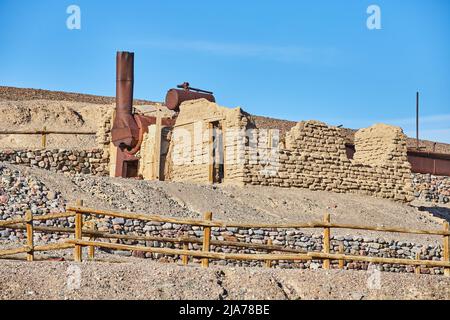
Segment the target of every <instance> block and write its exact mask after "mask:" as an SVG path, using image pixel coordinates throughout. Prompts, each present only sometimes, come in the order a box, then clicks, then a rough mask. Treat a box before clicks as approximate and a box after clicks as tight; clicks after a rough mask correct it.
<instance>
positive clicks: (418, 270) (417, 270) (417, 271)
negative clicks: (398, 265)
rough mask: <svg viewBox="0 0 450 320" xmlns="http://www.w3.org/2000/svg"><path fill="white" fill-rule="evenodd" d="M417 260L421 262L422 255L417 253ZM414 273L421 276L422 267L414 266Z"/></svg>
mask: <svg viewBox="0 0 450 320" xmlns="http://www.w3.org/2000/svg"><path fill="white" fill-rule="evenodd" d="M416 260H420V253H419V252H416ZM414 273H415V274H420V266H419V265H416V266H414Z"/></svg>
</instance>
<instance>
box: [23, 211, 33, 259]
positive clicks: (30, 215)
mask: <svg viewBox="0 0 450 320" xmlns="http://www.w3.org/2000/svg"><path fill="white" fill-rule="evenodd" d="M25 223H26V229H27V245H28V247H29V248H30V249H29V251H28V252H27V261H34V251H33V249H34V241H33V213H32V212H31V210H27V212H26V213H25Z"/></svg>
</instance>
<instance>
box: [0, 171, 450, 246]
mask: <svg viewBox="0 0 450 320" xmlns="http://www.w3.org/2000/svg"><path fill="white" fill-rule="evenodd" d="M4 165H5V166H7V167H9V168H13V169H14V168H15V169H18V170H19V171H20V172H21V174H22V175H24V176H27V177H33V178H35V180H37V181H41V182H43V183H44V185H45V186H46V187H47V188H48V189H49V190H52V191H55V192H58V193H60V194H61V196H62V198H63V199H65V201H67V202H72V203H73V202H75V201H76V200H77V199H83V200H84V201H85V205H86V206H90V207H95V208H102V209H110V210H125V211H131V212H140V213H149V214H158V215H166V216H174V217H192V218H201V217H202V216H203V214H204V212H206V211H212V212H213V218H214V219H217V220H223V221H241V222H255V221H258V222H267V223H282V222H289V221H295V222H311V221H319V220H321V219H322V218H323V215H324V214H325V213H330V214H331V218H332V221H333V222H339V223H350V224H352V223H353V224H364V225H372V226H393V227H407V228H423V229H431V230H433V229H441V228H442V219H440V218H438V217H436V216H434V215H433V213H436V212H437V210H441V211H442V213H443V214H444V213H450V206H448V207H443V206H441V207H429V206H430V204H427V206H428V207H425V206H424V205H425V204H422V205H423V207H422V210H418V208H417V207H416V206H420V205H421V203H420V202H417V203H415V205H416V206H410V205H406V204H401V203H397V202H393V201H389V200H385V199H378V198H373V197H370V196H364V195H352V194H336V193H328V192H324V191H310V190H307V189H306V190H305V189H283V188H276V187H258V186H248V187H246V188H241V187H235V186H209V185H198V184H191V183H175V182H160V181H143V180H134V179H121V178H110V177H92V176H84V175H82V176H76V177H68V176H65V175H62V174H57V173H51V172H48V171H45V170H41V169H36V168H27V167H21V166H13V165H8V164H4ZM308 232H310V230H308ZM317 232H321V230H318V231H317ZM333 234H339V235H345V234H350V235H364V236H369V237H373V238H375V237H382V238H385V239H396V240H408V241H414V242H417V243H423V244H438V243H439V244H440V243H441V242H442V239H441V238H440V237H432V236H428V235H407V234H382V233H368V232H364V231H357V230H333Z"/></svg>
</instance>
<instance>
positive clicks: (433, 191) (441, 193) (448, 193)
mask: <svg viewBox="0 0 450 320" xmlns="http://www.w3.org/2000/svg"><path fill="white" fill-rule="evenodd" d="M412 176H413V179H412V181H413V187H414V196H415V197H416V198H417V199H421V200H425V201H429V202H435V203H443V204H446V203H449V202H450V177H444V176H433V175H431V174H421V173H414V174H413V175H412Z"/></svg>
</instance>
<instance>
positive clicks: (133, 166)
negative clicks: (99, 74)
mask: <svg viewBox="0 0 450 320" xmlns="http://www.w3.org/2000/svg"><path fill="white" fill-rule="evenodd" d="M116 74H117V77H116V112H115V116H114V123H113V127H112V129H111V138H112V143H113V144H114V146H116V147H117V156H116V169H115V176H116V177H124V178H127V177H137V175H138V166H139V159H138V158H137V157H136V156H135V155H136V153H137V152H138V151H139V150H140V148H141V144H142V140H143V137H144V133H146V132H148V126H149V125H152V124H156V121H157V117H155V116H145V115H141V114H134V113H133V85H134V53H132V52H117V57H116ZM161 123H162V125H165V126H173V124H174V120H173V119H170V118H163V119H161Z"/></svg>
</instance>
